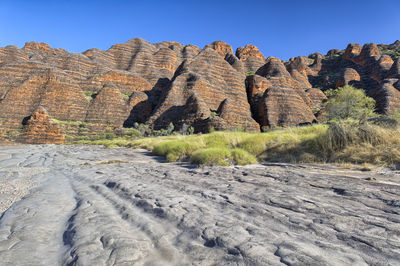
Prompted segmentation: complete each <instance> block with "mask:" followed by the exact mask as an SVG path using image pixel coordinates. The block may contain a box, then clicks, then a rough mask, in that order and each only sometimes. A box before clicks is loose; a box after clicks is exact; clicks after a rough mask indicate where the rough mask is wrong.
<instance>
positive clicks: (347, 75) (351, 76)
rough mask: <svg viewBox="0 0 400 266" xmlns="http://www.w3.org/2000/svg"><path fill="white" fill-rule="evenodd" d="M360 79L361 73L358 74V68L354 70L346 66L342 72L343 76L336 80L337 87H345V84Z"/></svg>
mask: <svg viewBox="0 0 400 266" xmlns="http://www.w3.org/2000/svg"><path fill="white" fill-rule="evenodd" d="M360 80H361V77H360V74H358V72H357V71H356V70H354V69H352V68H345V69H344V71H343V73H342V76H341V77H340V79H339V80H338V81H337V82H336V88H338V87H343V86H346V85H349V84H351V82H354V81H360Z"/></svg>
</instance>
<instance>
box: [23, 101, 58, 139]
mask: <svg viewBox="0 0 400 266" xmlns="http://www.w3.org/2000/svg"><path fill="white" fill-rule="evenodd" d="M20 141H21V142H23V143H34V144H48V143H55V144H62V143H64V141H65V136H64V135H63V134H62V133H61V131H60V129H59V127H58V126H57V124H55V123H53V122H52V121H51V120H50V117H49V115H48V113H47V111H46V110H45V109H44V108H43V107H41V106H39V107H38V108H37V110H36V111H35V112H34V113H33V114H32V115H31V116H30V118H29V120H28V121H27V122H26V125H25V127H24V129H23V131H22V134H21V136H20Z"/></svg>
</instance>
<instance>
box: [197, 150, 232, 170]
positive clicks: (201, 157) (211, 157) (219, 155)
mask: <svg viewBox="0 0 400 266" xmlns="http://www.w3.org/2000/svg"><path fill="white" fill-rule="evenodd" d="M231 156H232V154H231V151H230V150H229V149H227V148H221V147H214V148H207V149H200V150H197V151H195V152H194V153H193V154H192V156H191V157H190V162H191V163H193V164H201V165H219V166H228V165H230V164H231Z"/></svg>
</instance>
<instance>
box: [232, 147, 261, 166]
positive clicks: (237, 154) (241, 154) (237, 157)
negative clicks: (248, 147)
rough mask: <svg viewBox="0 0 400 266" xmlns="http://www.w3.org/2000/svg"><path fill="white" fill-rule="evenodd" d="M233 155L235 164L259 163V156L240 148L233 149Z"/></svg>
mask: <svg viewBox="0 0 400 266" xmlns="http://www.w3.org/2000/svg"><path fill="white" fill-rule="evenodd" d="M231 157H232V160H233V162H234V164H237V165H247V164H255V163H257V158H256V157H255V156H254V155H253V154H250V153H248V152H247V151H245V150H242V149H239V148H236V149H233V150H232V152H231Z"/></svg>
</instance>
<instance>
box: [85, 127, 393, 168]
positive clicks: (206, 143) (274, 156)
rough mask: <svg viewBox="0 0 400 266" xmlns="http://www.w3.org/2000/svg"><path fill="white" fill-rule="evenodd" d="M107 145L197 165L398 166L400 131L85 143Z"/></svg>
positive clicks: (291, 131)
mask: <svg viewBox="0 0 400 266" xmlns="http://www.w3.org/2000/svg"><path fill="white" fill-rule="evenodd" d="M79 143H82V144H100V145H105V146H107V147H118V146H123V147H131V148H144V149H147V150H150V151H152V152H153V153H154V154H156V155H160V156H165V157H166V158H167V160H168V161H170V162H174V161H180V160H190V161H191V162H192V163H196V164H209V165H229V164H239V165H245V164H252V163H257V161H259V162H260V161H266V160H267V161H279V162H292V163H324V162H335V163H350V164H359V165H360V164H361V165H363V164H364V165H366V164H373V165H384V166H389V167H397V166H398V165H400V132H399V129H398V128H392V127H383V126H379V125H373V124H368V123H363V124H360V123H357V122H354V121H344V122H343V121H342V122H338V123H332V124H331V125H329V126H328V125H324V124H319V125H312V126H305V127H295V128H287V129H281V130H275V131H270V132H266V133H248V132H213V133H210V134H199V135H190V136H181V135H177V136H165V137H151V138H143V139H136V140H126V139H122V138H121V139H113V140H99V141H91V142H90V141H81V142H79Z"/></svg>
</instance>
